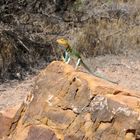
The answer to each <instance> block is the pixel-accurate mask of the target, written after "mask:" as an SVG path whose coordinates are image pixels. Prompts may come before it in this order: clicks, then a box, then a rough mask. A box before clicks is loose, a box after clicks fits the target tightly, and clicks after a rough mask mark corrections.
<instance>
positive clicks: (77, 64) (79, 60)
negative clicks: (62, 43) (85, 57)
mask: <svg viewBox="0 0 140 140" xmlns="http://www.w3.org/2000/svg"><path fill="white" fill-rule="evenodd" d="M80 62H81V58H79V59H78V61H77V63H76V66H75V69H77V68H78V66H80Z"/></svg>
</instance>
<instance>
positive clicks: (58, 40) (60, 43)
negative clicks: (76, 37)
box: [56, 38, 69, 48]
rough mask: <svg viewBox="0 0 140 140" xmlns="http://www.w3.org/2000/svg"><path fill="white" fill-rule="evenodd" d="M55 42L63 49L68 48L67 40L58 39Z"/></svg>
mask: <svg viewBox="0 0 140 140" xmlns="http://www.w3.org/2000/svg"><path fill="white" fill-rule="evenodd" d="M56 42H57V43H58V44H59V45H61V46H63V47H65V48H68V47H69V42H68V40H67V39H64V38H60V39H57V40H56Z"/></svg>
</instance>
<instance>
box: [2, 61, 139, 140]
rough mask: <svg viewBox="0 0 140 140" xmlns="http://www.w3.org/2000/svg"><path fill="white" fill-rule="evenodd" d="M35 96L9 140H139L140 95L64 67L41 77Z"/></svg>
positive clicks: (16, 120)
mask: <svg viewBox="0 0 140 140" xmlns="http://www.w3.org/2000/svg"><path fill="white" fill-rule="evenodd" d="M32 96H33V98H32V99H31V102H30V103H29V104H25V103H24V104H23V105H22V106H21V108H20V110H18V112H17V113H16V115H15V118H14V119H13V121H12V123H11V125H10V128H9V129H8V131H7V133H5V136H4V138H3V139H4V140H7V139H8V140H58V139H59V140H99V139H100V140H108V139H110V140H113V139H116V140H134V139H140V128H139V127H140V119H139V112H140V94H139V93H134V92H132V91H128V90H127V89H123V88H121V87H119V86H117V85H114V84H112V83H109V82H107V81H105V80H102V79H99V78H97V77H94V76H92V75H91V74H88V73H85V72H81V71H78V70H77V71H75V70H74V69H73V67H72V66H70V65H66V64H64V63H63V62H52V63H51V64H50V65H49V66H48V67H47V68H46V69H45V70H43V71H42V72H41V73H40V74H39V76H38V77H37V79H36V83H35V85H34V89H33V90H32ZM0 130H1V128H0Z"/></svg>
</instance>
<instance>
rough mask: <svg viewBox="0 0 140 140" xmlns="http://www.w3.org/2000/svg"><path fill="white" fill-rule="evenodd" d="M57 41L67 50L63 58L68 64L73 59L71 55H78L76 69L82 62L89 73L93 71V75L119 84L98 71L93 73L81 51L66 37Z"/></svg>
mask: <svg viewBox="0 0 140 140" xmlns="http://www.w3.org/2000/svg"><path fill="white" fill-rule="evenodd" d="M56 42H57V43H58V44H59V45H60V46H62V47H63V48H64V50H65V55H64V57H63V60H64V62H65V63H66V64H69V62H70V60H71V57H76V58H77V59H78V60H77V63H76V67H75V69H77V68H78V66H80V64H81V65H82V66H83V67H84V68H85V69H86V70H88V72H89V73H91V74H92V75H94V76H96V77H98V78H102V79H104V80H107V81H109V82H111V83H114V84H118V82H115V81H112V80H109V79H107V78H104V77H103V76H100V75H99V74H96V73H93V72H92V71H91V70H90V68H89V67H88V66H87V65H86V64H85V63H84V61H83V60H82V58H81V55H80V53H79V52H78V51H77V50H76V49H74V48H72V47H71V46H70V45H69V41H68V40H67V39H65V38H60V39H57V40H56Z"/></svg>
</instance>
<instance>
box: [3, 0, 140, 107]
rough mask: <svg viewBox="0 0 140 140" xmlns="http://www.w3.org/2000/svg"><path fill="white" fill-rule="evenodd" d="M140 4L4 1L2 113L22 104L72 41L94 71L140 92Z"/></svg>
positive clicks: (132, 2) (139, 2)
mask: <svg viewBox="0 0 140 140" xmlns="http://www.w3.org/2000/svg"><path fill="white" fill-rule="evenodd" d="M139 5H140V1H139V0H134V1H131V0H128V1H122V0H118V1H106V0H103V1H91V0H87V1H81V0H68V1H66V0H64V1H63V2H62V3H54V2H53V1H51V0H48V1H47V2H46V1H43V0H33V1H29V0H22V1H20V0H18V1H15V0H3V1H1V2H0V110H2V109H4V108H7V107H9V106H10V107H12V106H15V105H17V104H19V103H22V101H23V100H24V98H25V97H26V95H27V94H28V93H29V92H30V91H31V90H32V89H33V85H34V79H35V78H36V75H37V74H38V73H39V72H40V70H41V69H42V68H45V67H46V66H47V65H48V64H49V63H50V62H51V61H53V60H59V59H60V54H62V51H61V50H60V49H59V47H58V46H57V44H56V42H55V40H56V39H57V38H58V37H66V38H69V40H70V42H71V44H72V45H73V46H74V47H76V48H77V49H78V50H79V51H80V52H81V54H82V55H83V56H84V61H85V62H86V64H87V65H88V66H89V67H90V69H92V70H93V71H94V72H98V73H99V74H101V75H103V77H106V78H108V79H111V80H114V81H118V84H119V85H120V86H124V87H126V88H128V89H130V90H134V91H138V92H140V7H139Z"/></svg>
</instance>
